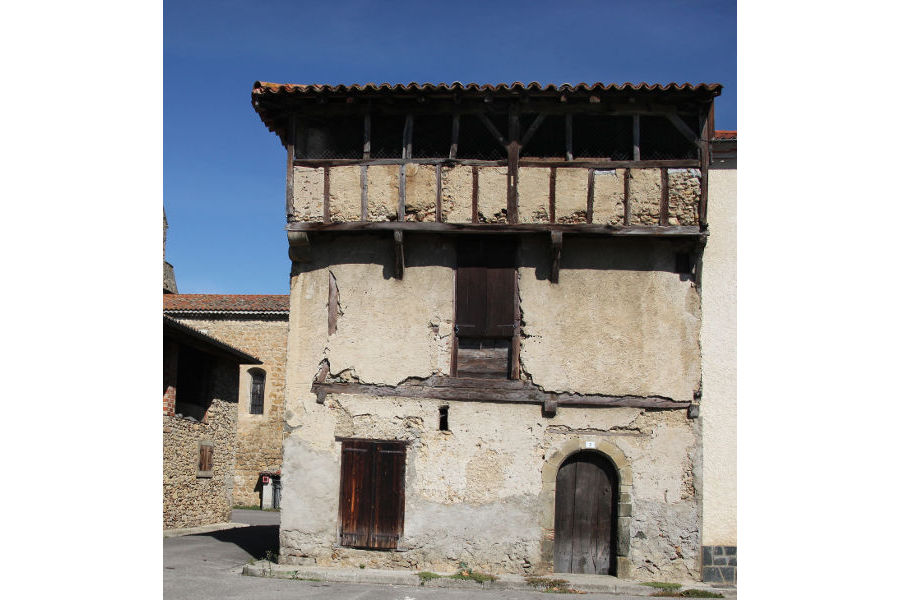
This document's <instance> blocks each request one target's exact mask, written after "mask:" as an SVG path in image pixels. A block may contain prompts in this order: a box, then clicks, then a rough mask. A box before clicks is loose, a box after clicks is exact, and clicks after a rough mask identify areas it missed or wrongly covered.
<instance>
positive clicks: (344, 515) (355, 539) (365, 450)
mask: <svg viewBox="0 0 900 600" xmlns="http://www.w3.org/2000/svg"><path fill="white" fill-rule="evenodd" d="M373 454H374V448H373V447H372V443H371V442H366V441H360V440H348V441H345V442H344V443H343V448H342V450H341V545H342V546H359V547H367V546H368V545H369V533H370V532H371V529H372V464H373V460H372V455H373Z"/></svg>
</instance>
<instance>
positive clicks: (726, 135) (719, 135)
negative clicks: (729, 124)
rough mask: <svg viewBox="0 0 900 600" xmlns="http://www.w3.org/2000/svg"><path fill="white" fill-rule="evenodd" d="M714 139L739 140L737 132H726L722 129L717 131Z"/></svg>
mask: <svg viewBox="0 0 900 600" xmlns="http://www.w3.org/2000/svg"><path fill="white" fill-rule="evenodd" d="M713 139H716V140H736V139H737V131H725V130H722V129H719V130H716V133H715V135H714V136H713Z"/></svg>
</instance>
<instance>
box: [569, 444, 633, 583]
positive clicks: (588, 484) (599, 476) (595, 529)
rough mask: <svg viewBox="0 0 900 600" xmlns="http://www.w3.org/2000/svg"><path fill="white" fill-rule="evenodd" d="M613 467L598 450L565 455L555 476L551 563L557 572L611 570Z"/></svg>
mask: <svg viewBox="0 0 900 600" xmlns="http://www.w3.org/2000/svg"><path fill="white" fill-rule="evenodd" d="M617 485H618V479H617V475H616V473H615V469H614V468H613V467H612V465H611V464H609V462H608V461H607V460H605V459H603V458H602V457H601V456H600V455H599V454H597V453H593V452H581V453H578V454H576V455H574V456H572V457H569V458H568V459H566V461H565V462H564V463H563V464H562V466H560V469H559V472H558V473H557V477H556V509H555V510H556V516H555V520H554V528H555V533H554V535H555V542H554V556H553V564H554V570H555V571H556V572H559V573H595V574H610V573H613V572H614V571H615V563H614V560H613V556H614V555H613V553H612V549H613V547H614V546H615V537H614V536H615V529H614V524H615V522H616V508H617V507H616V505H615V502H616V498H617V496H618V489H617Z"/></svg>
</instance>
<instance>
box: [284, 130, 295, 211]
mask: <svg viewBox="0 0 900 600" xmlns="http://www.w3.org/2000/svg"><path fill="white" fill-rule="evenodd" d="M294 130H295V126H294V118H293V117H291V136H290V139H289V140H288V144H287V172H286V174H285V194H284V214H285V215H287V218H288V219H289V220H290V218H291V216H293V214H294V137H295V135H294Z"/></svg>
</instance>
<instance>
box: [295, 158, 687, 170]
mask: <svg viewBox="0 0 900 600" xmlns="http://www.w3.org/2000/svg"><path fill="white" fill-rule="evenodd" d="M507 163H508V161H507V159H502V160H478V159H474V158H416V159H412V160H406V159H404V158H373V159H370V160H362V159H357V158H298V159H294V166H295V167H312V168H316V169H321V168H322V167H353V166H362V165H369V166H372V165H402V164H417V165H443V166H445V167H453V166H456V165H461V166H477V167H502V166H505V165H506V164H507ZM519 166H520V167H545V168H548V169H549V168H550V167H558V168H563V169H590V168H593V169H627V168H633V169H659V168H662V167H666V168H669V169H699V168H700V166H701V161H700V160H699V159H698V160H694V159H678V160H641V161H634V160H603V159H596V158H594V159H581V160H572V161H566V160H563V159H559V158H535V157H528V158H521V156H520V158H519Z"/></svg>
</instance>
